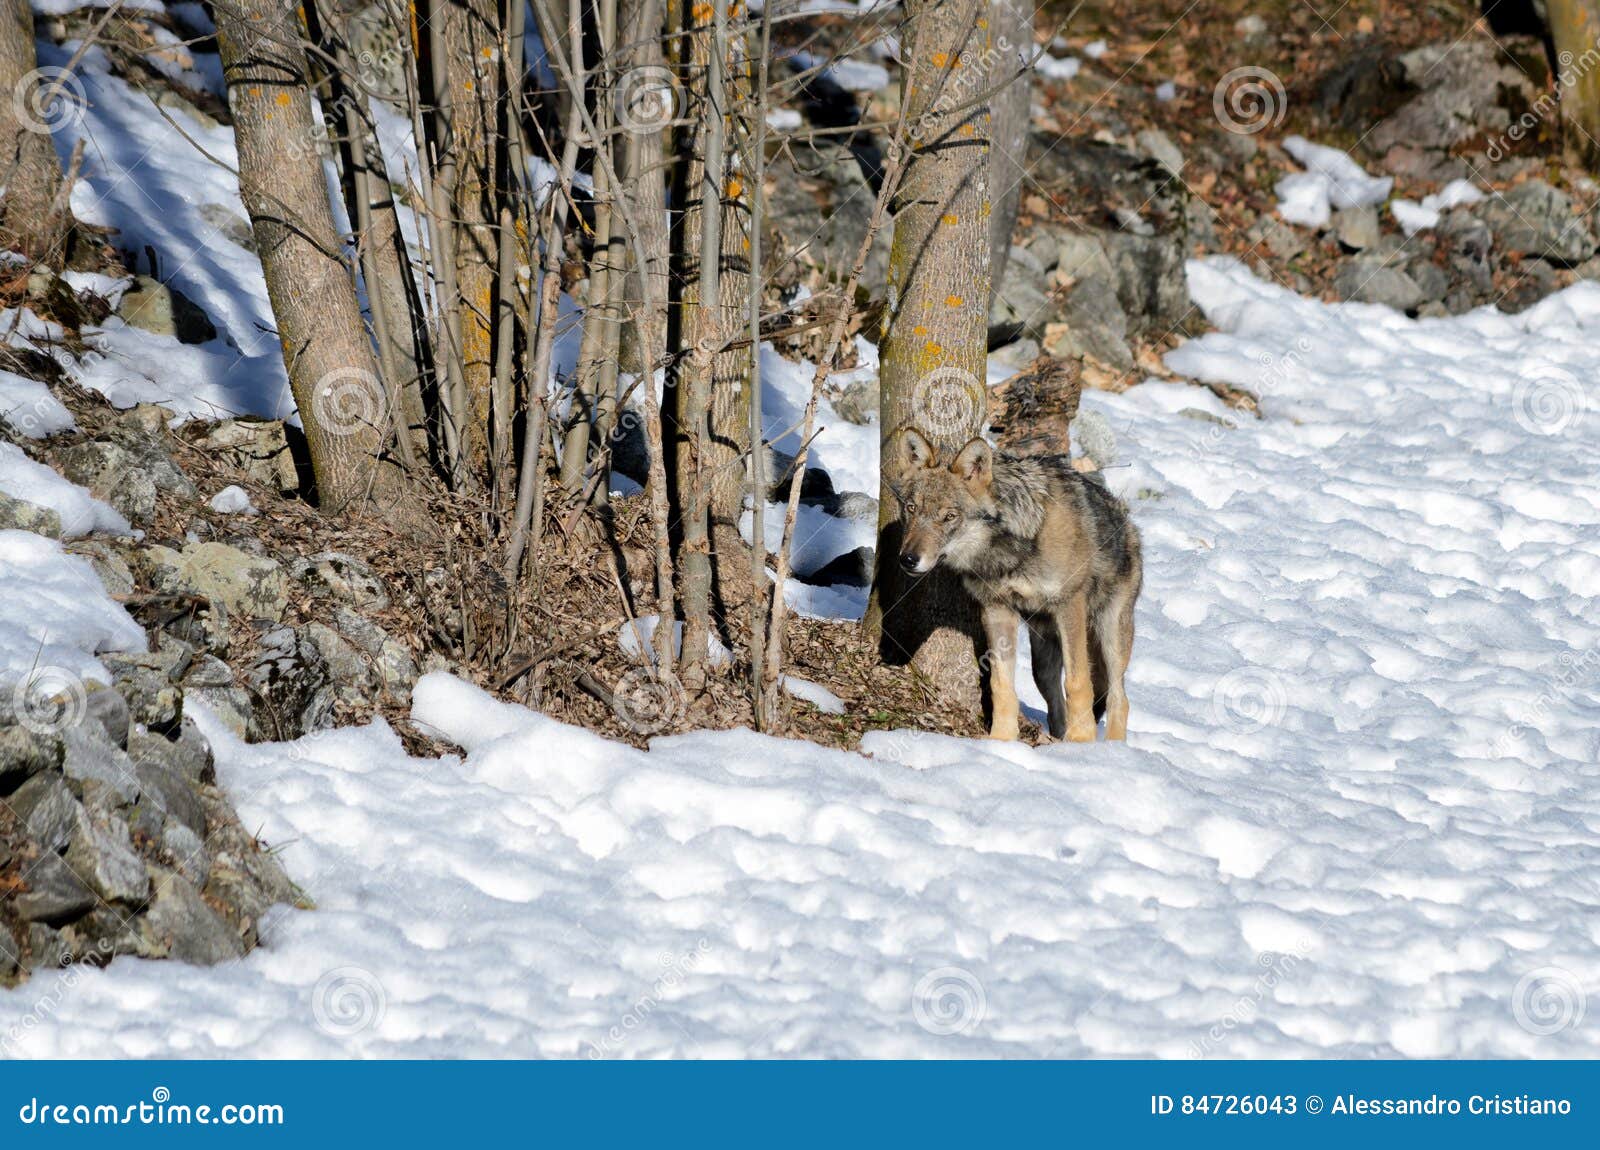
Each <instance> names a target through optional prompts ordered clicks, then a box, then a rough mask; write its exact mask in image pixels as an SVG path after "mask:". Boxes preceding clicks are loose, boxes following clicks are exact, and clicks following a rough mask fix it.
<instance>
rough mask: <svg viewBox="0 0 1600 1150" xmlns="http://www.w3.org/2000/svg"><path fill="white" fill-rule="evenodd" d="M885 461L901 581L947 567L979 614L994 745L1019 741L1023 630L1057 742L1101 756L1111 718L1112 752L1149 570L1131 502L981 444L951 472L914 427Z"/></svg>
mask: <svg viewBox="0 0 1600 1150" xmlns="http://www.w3.org/2000/svg"><path fill="white" fill-rule="evenodd" d="M885 459H886V462H887V464H888V467H887V469H886V470H887V474H888V478H889V483H888V486H889V489H890V491H891V492H892V493H893V494H894V496H895V498H896V500H898V502H899V504H900V527H901V537H900V538H901V543H900V555H899V562H900V566H901V568H902V570H904V571H905V573H906V574H907V575H910V576H921V575H926V574H927V573H928V572H930V571H932V570H933V569H934V568H935V567H937V566H939V565H941V564H943V565H944V566H945V567H947V568H949V569H950V570H952V571H954V572H956V573H957V574H959V575H960V576H961V580H962V582H963V584H965V586H966V589H967V591H968V593H969V594H971V595H972V597H973V598H974V599H975V600H977V603H978V607H979V609H980V610H981V612H982V617H983V630H984V635H985V636H986V638H987V641H988V652H987V653H986V654H985V656H984V661H985V662H986V663H987V664H988V668H989V685H990V699H991V702H992V718H991V722H990V726H989V737H990V738H992V739H1015V738H1017V737H1018V734H1019V730H1018V728H1019V723H1020V707H1019V705H1018V702H1017V691H1016V650H1017V628H1018V625H1019V624H1020V623H1022V622H1024V621H1025V622H1026V623H1027V625H1028V639H1029V643H1030V646H1031V648H1032V652H1033V681H1034V682H1035V683H1036V684H1037V685H1038V687H1039V691H1040V693H1041V694H1042V695H1043V696H1044V698H1045V702H1046V704H1047V706H1048V708H1049V715H1050V734H1051V735H1052V736H1053V737H1054V738H1057V739H1059V738H1061V737H1063V736H1065V737H1066V738H1068V739H1070V740H1071V741H1073V742H1093V741H1094V738H1095V732H1096V728H1097V723H1098V719H1099V718H1100V716H1101V715H1102V714H1103V715H1104V716H1105V719H1106V738H1108V739H1125V738H1127V735H1128V696H1127V693H1126V691H1125V690H1124V689H1123V681H1122V680H1123V674H1124V672H1125V671H1126V670H1127V666H1128V657H1129V655H1130V654H1131V653H1132V651H1133V607H1134V602H1135V601H1136V600H1137V599H1138V598H1139V589H1140V586H1141V585H1142V583H1143V581H1144V562H1143V558H1142V556H1141V551H1140V546H1139V531H1138V528H1136V527H1135V526H1134V525H1133V520H1132V519H1131V518H1130V516H1129V514H1128V509H1127V507H1126V506H1124V505H1123V503H1122V501H1121V500H1119V499H1117V498H1116V497H1115V496H1114V495H1112V494H1111V492H1110V491H1108V490H1107V489H1106V486H1105V484H1104V482H1103V481H1101V479H1100V477H1099V476H1098V475H1095V474H1086V473H1084V472H1081V471H1078V470H1076V469H1074V468H1073V466H1072V464H1071V461H1070V460H1069V459H1068V458H1067V457H1066V456H1064V455H1029V456H1012V455H1006V454H1003V453H997V452H995V451H994V450H993V449H992V448H991V447H990V446H989V444H988V443H987V442H985V441H984V440H982V439H972V440H969V441H968V442H967V444H966V445H965V446H964V447H962V448H961V450H960V451H958V452H956V453H955V455H954V457H953V458H951V459H949V460H948V462H946V461H943V460H941V459H940V457H939V454H938V452H937V451H936V450H935V449H934V446H933V444H932V443H931V442H930V441H929V440H928V438H927V436H925V435H923V434H922V433H921V432H920V431H918V430H917V429H916V428H914V427H905V428H902V429H900V430H899V431H897V432H896V433H895V434H894V435H893V436H891V438H890V442H889V444H888V446H887V453H886V456H885ZM1063 680H1064V681H1065V688H1066V689H1065V691H1063V689H1062V685H1063Z"/></svg>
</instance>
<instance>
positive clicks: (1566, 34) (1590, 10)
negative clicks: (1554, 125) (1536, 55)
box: [1546, 0, 1600, 167]
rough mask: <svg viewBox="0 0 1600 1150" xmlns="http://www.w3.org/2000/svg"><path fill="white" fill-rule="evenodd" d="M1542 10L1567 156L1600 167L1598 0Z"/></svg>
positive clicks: (1552, 2) (1550, 2)
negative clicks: (1545, 13)
mask: <svg viewBox="0 0 1600 1150" xmlns="http://www.w3.org/2000/svg"><path fill="white" fill-rule="evenodd" d="M1546 8H1547V11H1548V13H1549V14H1548V17H1547V19H1548V22H1549V26H1550V39H1551V41H1552V42H1553V43H1554V44H1555V49H1556V85H1557V89H1558V90H1559V92H1560V96H1561V123H1562V127H1563V129H1564V131H1563V133H1562V134H1563V137H1564V146H1565V150H1566V152H1567V154H1568V156H1569V157H1570V158H1572V159H1573V160H1575V161H1577V162H1578V163H1582V164H1585V165H1588V166H1591V167H1593V166H1596V165H1600V0H1547V3H1546Z"/></svg>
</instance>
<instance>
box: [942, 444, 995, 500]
mask: <svg viewBox="0 0 1600 1150" xmlns="http://www.w3.org/2000/svg"><path fill="white" fill-rule="evenodd" d="M950 470H951V471H952V472H954V473H955V475H956V477H957V478H958V479H960V480H961V481H962V482H963V483H965V484H966V485H967V486H968V487H970V488H971V489H973V490H974V491H982V490H984V489H985V488H987V487H988V486H989V481H990V480H992V479H993V478H994V453H993V452H992V451H990V450H989V445H988V444H987V443H985V442H984V441H983V440H981V439H969V440H967V445H966V446H965V447H963V448H962V449H961V450H960V451H958V452H957V453H956V457H955V459H954V461H953V462H951V464H950Z"/></svg>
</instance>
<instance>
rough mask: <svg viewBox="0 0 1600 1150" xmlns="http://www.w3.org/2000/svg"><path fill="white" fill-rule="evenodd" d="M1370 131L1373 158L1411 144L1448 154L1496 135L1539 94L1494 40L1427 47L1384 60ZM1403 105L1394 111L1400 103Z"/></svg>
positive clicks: (1367, 141) (1368, 138) (1366, 142)
mask: <svg viewBox="0 0 1600 1150" xmlns="http://www.w3.org/2000/svg"><path fill="white" fill-rule="evenodd" d="M1381 67H1382V74H1381V76H1380V77H1379V81H1380V82H1381V84H1382V88H1381V89H1380V91H1379V94H1378V99H1377V102H1375V103H1374V104H1373V105H1372V106H1371V107H1370V108H1369V109H1368V111H1369V113H1376V114H1374V115H1372V118H1371V119H1368V120H1366V121H1365V124H1364V125H1363V129H1362V130H1365V128H1366V126H1368V125H1375V126H1373V127H1372V130H1371V131H1370V133H1368V134H1367V136H1366V137H1365V139H1364V141H1363V146H1364V147H1366V148H1367V149H1368V150H1369V151H1370V152H1372V154H1374V155H1379V156H1381V155H1383V154H1384V153H1386V152H1388V151H1389V150H1390V149H1391V148H1395V147H1414V148H1422V149H1426V150H1429V151H1434V152H1440V153H1443V152H1448V151H1449V150H1450V149H1451V148H1453V147H1455V146H1456V145H1458V144H1462V143H1465V142H1466V141H1468V140H1471V139H1472V138H1473V137H1475V136H1480V135H1482V136H1489V137H1497V136H1500V135H1501V134H1502V133H1504V132H1506V130H1507V129H1508V128H1510V126H1511V117H1512V109H1516V111H1517V113H1518V114H1520V113H1521V112H1522V111H1523V110H1525V109H1527V108H1530V107H1532V106H1533V105H1534V103H1535V102H1536V101H1537V100H1538V99H1539V95H1540V92H1539V89H1538V88H1537V87H1536V86H1535V83H1534V82H1533V81H1532V80H1530V79H1529V77H1528V76H1527V74H1526V73H1525V72H1524V71H1523V70H1522V69H1521V68H1520V67H1518V66H1517V65H1516V64H1515V63H1513V62H1512V60H1511V58H1510V57H1509V56H1507V55H1506V54H1505V52H1504V50H1503V48H1502V46H1501V45H1499V44H1497V43H1496V42H1495V41H1493V40H1490V39H1487V38H1485V39H1476V38H1470V37H1469V38H1466V39H1463V40H1459V41H1457V42H1455V43H1439V44H1429V45H1426V46H1424V47H1421V48H1417V49H1415V50H1413V51H1410V52H1406V53H1405V54H1403V55H1401V56H1399V57H1398V58H1395V59H1393V60H1392V61H1386V62H1385V63H1384V64H1383V65H1382V66H1381ZM1397 100H1398V101H1400V102H1399V106H1398V107H1395V106H1393V105H1394V103H1395V102H1396V101H1397Z"/></svg>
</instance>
